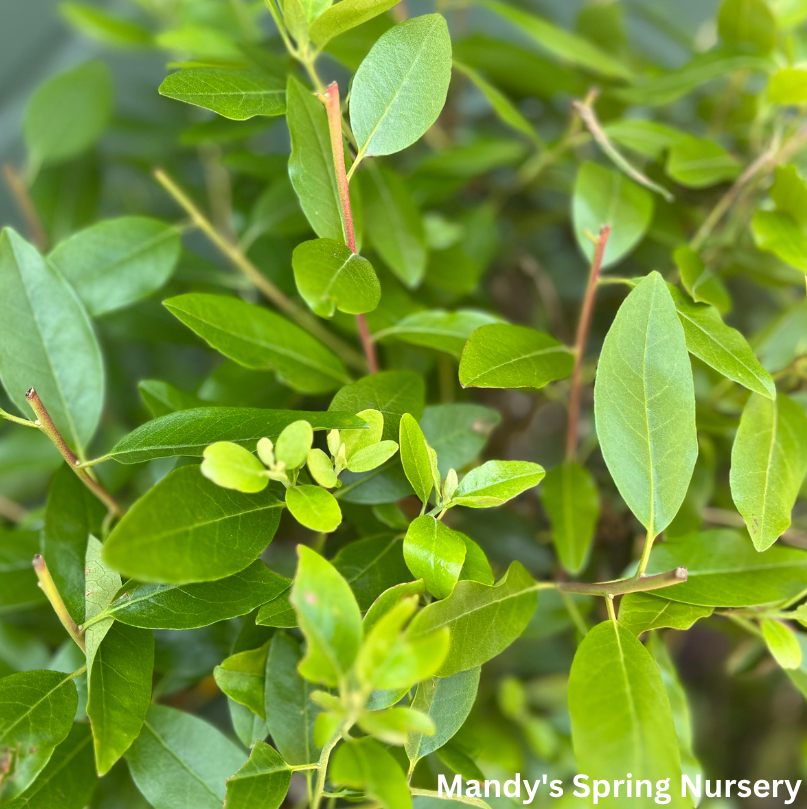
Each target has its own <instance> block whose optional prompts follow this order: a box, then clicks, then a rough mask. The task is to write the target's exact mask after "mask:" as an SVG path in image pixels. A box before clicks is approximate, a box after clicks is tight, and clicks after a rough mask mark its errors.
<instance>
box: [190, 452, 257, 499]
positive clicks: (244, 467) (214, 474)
mask: <svg viewBox="0 0 807 809" xmlns="http://www.w3.org/2000/svg"><path fill="white" fill-rule="evenodd" d="M203 458H204V460H203V461H202V465H201V467H200V469H201V472H202V474H203V475H204V476H205V477H206V478H207V479H208V480H211V481H213V483H215V484H216V486H221V487H222V488H224V489H235V490H236V491H239V492H246V493H252V494H254V493H255V492H261V491H263V490H264V489H265V488H266V487H267V486H268V485H269V478H268V477H267V476H266V469H265V467H264V465H263V464H262V463H261V462H260V461H259V460H258V459H257V458H256V457H255V456H254V455H253V454H252V453H251V452H250V451H249V450H248V449H244V447H242V446H240V445H239V444H234V443H232V442H231V441H217V442H216V443H215V444H211V445H210V446H209V447H207V448H206V449H205V451H204V453H203Z"/></svg>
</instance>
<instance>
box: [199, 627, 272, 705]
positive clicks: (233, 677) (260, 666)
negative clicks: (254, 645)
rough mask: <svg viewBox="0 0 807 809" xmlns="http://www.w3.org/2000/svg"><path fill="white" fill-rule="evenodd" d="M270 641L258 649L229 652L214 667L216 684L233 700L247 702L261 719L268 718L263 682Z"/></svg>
mask: <svg viewBox="0 0 807 809" xmlns="http://www.w3.org/2000/svg"><path fill="white" fill-rule="evenodd" d="M269 643H270V641H267V642H266V643H264V645H263V646H261V647H260V648H258V649H247V651H245V652H238V653H237V654H234V655H230V657H228V658H225V659H224V660H223V661H222V662H221V665H220V666H216V668H215V669H214V670H213V677H214V678H215V680H216V685H217V686H218V687H219V688H220V689H221V690H222V691H223V692H224V693H225V694H226V695H227V696H228V697H229V698H230V699H233V700H235V701H236V702H237V703H239V704H240V705H245V706H246V707H247V708H249V709H250V711H252V712H253V713H254V714H257V715H258V716H259V717H260V718H261V719H266V706H265V698H264V683H265V682H266V660H267V657H268V655H269Z"/></svg>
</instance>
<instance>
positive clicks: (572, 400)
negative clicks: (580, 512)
mask: <svg viewBox="0 0 807 809" xmlns="http://www.w3.org/2000/svg"><path fill="white" fill-rule="evenodd" d="M610 235H611V226H610V225H603V226H602V227H601V228H600V235H599V236H598V238H597V244H596V245H595V247H594V256H593V257H592V259H591V271H590V273H589V276H588V286H587V288H586V294H585V297H584V298H583V307H582V309H581V310H580V321H579V322H578V324H577V339H576V340H575V347H576V348H575V351H576V353H575V358H574V370H573V371H572V389H571V393H570V394H569V418H568V421H567V424H566V458H567V460H573V459H574V457H575V456H576V455H577V432H578V421H579V419H580V370H581V368H582V365H583V355H584V354H585V353H586V341H587V339H588V331H589V327H590V325H591V314H592V312H593V310H594V296H595V294H596V292H597V279H598V278H599V276H600V267H602V259H603V256H604V255H605V248H606V246H607V244H608V237H609V236H610Z"/></svg>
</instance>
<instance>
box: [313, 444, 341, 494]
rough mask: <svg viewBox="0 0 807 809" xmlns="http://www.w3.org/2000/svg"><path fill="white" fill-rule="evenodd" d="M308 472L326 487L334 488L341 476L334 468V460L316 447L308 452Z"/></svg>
mask: <svg viewBox="0 0 807 809" xmlns="http://www.w3.org/2000/svg"><path fill="white" fill-rule="evenodd" d="M307 462H308V472H309V474H310V475H311V477H312V478H314V481H315V482H316V483H318V484H319V485H320V486H324V487H325V488H326V489H333V488H334V487H335V486H336V485H337V483H339V478H337V477H336V472H334V469H333V461H331V459H330V458H329V457H328V456H327V455H326V454H325V453H324V452H323V451H322V450H321V449H318V448H317V447H315V448H314V449H312V450H311V451H310V452H309V453H308V458H307Z"/></svg>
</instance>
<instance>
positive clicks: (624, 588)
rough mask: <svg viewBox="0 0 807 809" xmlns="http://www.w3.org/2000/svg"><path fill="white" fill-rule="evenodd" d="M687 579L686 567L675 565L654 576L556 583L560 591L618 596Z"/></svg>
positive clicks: (658, 587) (682, 581) (655, 588)
mask: <svg viewBox="0 0 807 809" xmlns="http://www.w3.org/2000/svg"><path fill="white" fill-rule="evenodd" d="M686 580H687V569H686V568H685V567H677V568H675V570H668V571H667V572H666V573H657V574H656V575H655V576H633V577H632V578H630V579H620V580H619V581H606V582H598V583H595V584H587V583H585V582H571V581H570V582H560V583H559V584H558V585H557V588H558V590H560V591H561V592H562V593H580V594H582V595H591V596H619V595H625V593H646V592H648V591H650V590H660V589H661V588H662V587H671V586H672V585H674V584H683V583H684V582H685V581H686Z"/></svg>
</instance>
